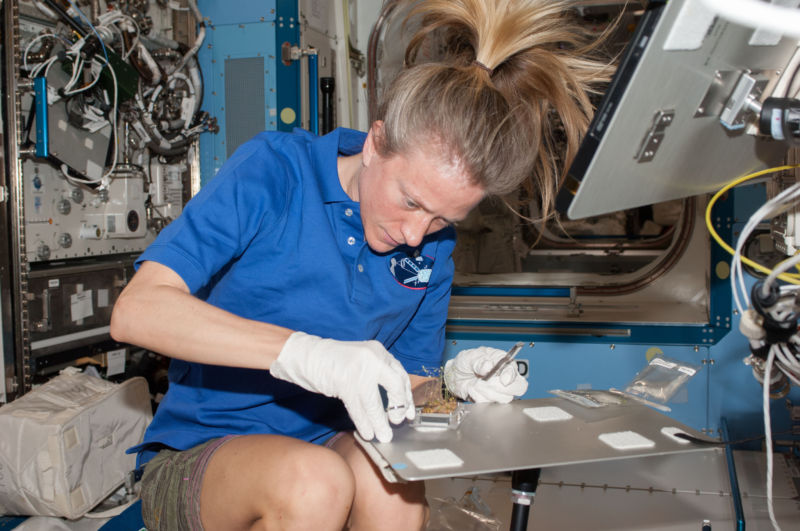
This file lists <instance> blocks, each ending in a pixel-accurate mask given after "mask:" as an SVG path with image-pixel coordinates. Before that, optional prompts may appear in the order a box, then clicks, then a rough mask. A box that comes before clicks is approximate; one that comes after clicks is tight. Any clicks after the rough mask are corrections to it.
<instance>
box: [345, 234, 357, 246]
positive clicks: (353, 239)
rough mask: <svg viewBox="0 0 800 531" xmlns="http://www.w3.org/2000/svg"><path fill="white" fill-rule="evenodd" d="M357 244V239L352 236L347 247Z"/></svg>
mask: <svg viewBox="0 0 800 531" xmlns="http://www.w3.org/2000/svg"><path fill="white" fill-rule="evenodd" d="M355 243H356V239H355V238H353V237H352V236H350V237H349V238H347V245H355Z"/></svg>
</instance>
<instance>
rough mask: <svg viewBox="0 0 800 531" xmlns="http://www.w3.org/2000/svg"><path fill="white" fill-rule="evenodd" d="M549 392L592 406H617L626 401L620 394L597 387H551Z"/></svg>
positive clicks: (582, 404)
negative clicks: (564, 388)
mask: <svg viewBox="0 0 800 531" xmlns="http://www.w3.org/2000/svg"><path fill="white" fill-rule="evenodd" d="M548 393H550V394H553V395H556V396H560V397H561V398H565V399H567V400H569V401H570V402H575V403H576V404H579V405H581V406H584V407H591V408H595V407H606V406H616V405H619V404H622V403H624V398H623V397H621V396H620V395H617V394H614V393H612V392H609V391H602V390H597V389H575V390H572V391H564V390H562V389H551V390H550V391H548Z"/></svg>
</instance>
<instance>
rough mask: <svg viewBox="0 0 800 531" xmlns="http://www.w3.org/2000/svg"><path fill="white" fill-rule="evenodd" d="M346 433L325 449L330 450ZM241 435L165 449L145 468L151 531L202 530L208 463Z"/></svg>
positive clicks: (145, 514)
mask: <svg viewBox="0 0 800 531" xmlns="http://www.w3.org/2000/svg"><path fill="white" fill-rule="evenodd" d="M344 434H345V432H338V433H336V434H334V435H333V436H332V437H331V438H329V439H328V440H327V441H325V443H324V444H323V446H326V447H328V448H330V447H331V446H333V444H334V443H335V442H336V441H337V440H338V439H340V438H341V437H342V436H343V435H344ZM235 437H241V435H227V436H225V437H222V438H219V439H211V440H210V441H207V442H204V443H203V444H200V445H198V446H195V447H194V448H189V449H188V450H184V451H179V450H171V449H168V448H167V449H164V450H161V451H160V452H158V454H156V456H155V457H153V458H152V459H151V460H150V461H148V462H147V464H145V465H144V474H143V475H142V482H141V498H142V519H143V520H144V524H145V526H146V527H147V530H148V531H161V530H164V531H202V530H203V524H202V522H201V521H200V491H201V489H202V487H203V474H205V471H206V467H207V466H208V462H209V461H211V457H212V456H213V455H214V452H216V451H217V450H218V449H219V447H220V446H222V445H223V444H225V443H226V442H228V441H230V440H231V439H233V438H235Z"/></svg>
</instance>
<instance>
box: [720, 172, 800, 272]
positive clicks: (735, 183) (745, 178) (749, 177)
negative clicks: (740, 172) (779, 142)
mask: <svg viewBox="0 0 800 531" xmlns="http://www.w3.org/2000/svg"><path fill="white" fill-rule="evenodd" d="M797 167H800V164H791V165H785V166H777V167H774V168H767V169H766V170H761V171H757V172H754V173H751V174H749V175H745V176H743V177H739V178H738V179H734V180H733V181H732V182H730V183H728V184H726V185H725V186H723V187H722V188H721V189H720V190H719V191H718V192H717V193H716V194H714V196H713V197H712V198H711V200H710V201H709V202H708V206H706V227H707V228H708V232H709V233H710V234H711V236H712V237H713V238H714V240H716V242H717V243H718V244H719V245H720V247H722V248H723V249H725V250H726V251H728V252H729V253H730V254H731V255H733V254H735V253H736V251H735V250H734V249H733V248H732V247H731V246H730V245H728V244H727V243H725V242H724V241H723V240H722V238H720V236H719V234H717V231H716V230H714V226H713V225H712V223H711V209H712V208H713V207H714V204H716V202H717V199H719V198H720V196H722V194H724V193H725V192H727V191H728V190H730V189H731V188H733V187H734V186H738V185H740V184H742V183H743V182H746V181H750V180H752V179H755V178H757V177H761V176H762V175H766V174H768V173H776V172H779V171H784V170H791V169H794V168H797ZM741 260H742V262H743V263H745V264H747V265H749V266H750V267H752V268H753V269H757V270H758V271H761V272H762V273H766V274H770V273H772V270H771V269H769V268H768V267H765V266H763V265H761V264H758V263H756V262H754V261H752V260H750V259H749V258H747V257H746V256H742V257H741ZM778 278H779V279H781V280H783V281H786V282H789V283H791V284H799V285H800V280H798V279H800V275H794V274H789V273H781V274H780V275H778Z"/></svg>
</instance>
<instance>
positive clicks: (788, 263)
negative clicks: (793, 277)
mask: <svg viewBox="0 0 800 531" xmlns="http://www.w3.org/2000/svg"><path fill="white" fill-rule="evenodd" d="M798 263H800V253H798V254H796V255H794V256H792V257H790V258H788V259H786V260H784V261H783V262H781V263H780V264H778V265H777V266H775V268H773V270H772V272H771V273H770V274H769V275H768V276H767V278H766V279H765V280H764V286H763V293H765V294H766V293H769V289H770V287H772V284H773V283H774V282H775V281H776V280H777V279H778V275H780V274H781V273H785V272H786V271H788V270H790V269H791V268H792V267H794V266H796V265H797V264H798Z"/></svg>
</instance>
